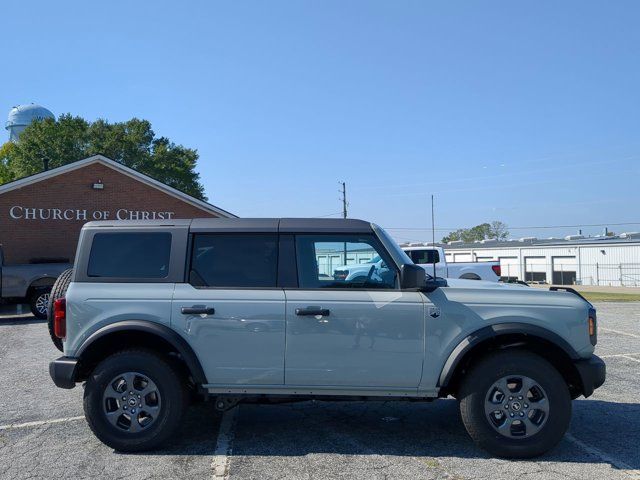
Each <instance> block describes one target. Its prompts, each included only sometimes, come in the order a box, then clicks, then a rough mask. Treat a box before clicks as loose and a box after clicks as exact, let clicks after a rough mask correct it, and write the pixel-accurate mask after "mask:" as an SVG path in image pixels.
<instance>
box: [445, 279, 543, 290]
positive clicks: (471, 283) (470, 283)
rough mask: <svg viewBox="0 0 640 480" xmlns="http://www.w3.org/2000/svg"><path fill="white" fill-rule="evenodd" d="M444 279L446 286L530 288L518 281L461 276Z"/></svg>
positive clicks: (507, 288)
mask: <svg viewBox="0 0 640 480" xmlns="http://www.w3.org/2000/svg"><path fill="white" fill-rule="evenodd" d="M446 280H447V285H448V286H450V287H458V288H491V289H495V288H498V289H503V290H504V289H506V290H521V289H523V288H527V289H528V288H531V287H529V286H527V285H521V284H519V283H502V282H488V281H486V280H466V279H463V278H447V279H446Z"/></svg>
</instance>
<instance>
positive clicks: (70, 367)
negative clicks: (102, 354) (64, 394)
mask: <svg viewBox="0 0 640 480" xmlns="http://www.w3.org/2000/svg"><path fill="white" fill-rule="evenodd" d="M77 373H78V359H77V358H72V357H60V358H57V359H56V360H54V361H53V362H51V363H50V364H49V375H51V379H52V380H53V383H55V384H56V387H59V388H67V389H69V388H73V387H75V386H76V376H77Z"/></svg>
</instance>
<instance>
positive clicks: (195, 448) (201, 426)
mask: <svg viewBox="0 0 640 480" xmlns="http://www.w3.org/2000/svg"><path fill="white" fill-rule="evenodd" d="M221 418H222V414H221V413H220V412H218V411H217V410H216V409H215V408H214V406H213V403H211V402H208V403H197V404H195V405H192V406H190V407H189V409H188V410H187V411H186V412H185V414H184V417H183V420H182V427H181V428H180V430H179V431H178V433H177V434H176V436H175V437H174V438H172V439H171V440H169V442H168V443H167V445H166V446H165V447H163V448H162V449H159V450H154V451H151V452H141V453H139V454H137V453H134V454H124V453H123V454H122V455H144V456H148V455H185V456H193V455H208V456H211V455H212V454H213V452H214V450H215V448H216V442H217V436H218V428H219V426H220V419H221Z"/></svg>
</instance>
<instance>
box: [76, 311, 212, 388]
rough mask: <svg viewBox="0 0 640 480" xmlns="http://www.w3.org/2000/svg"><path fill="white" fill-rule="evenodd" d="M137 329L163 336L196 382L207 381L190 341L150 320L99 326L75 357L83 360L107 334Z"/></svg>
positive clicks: (79, 348)
mask: <svg viewBox="0 0 640 480" xmlns="http://www.w3.org/2000/svg"><path fill="white" fill-rule="evenodd" d="M125 331H129V332H130V331H136V332H145V333H149V334H151V335H155V336H157V337H160V338H162V339H163V340H164V341H166V342H167V343H169V344H170V345H171V346H173V348H175V349H176V351H177V352H178V353H179V354H180V356H181V357H182V359H183V360H184V362H185V363H186V365H187V368H188V369H189V371H190V372H191V375H192V376H193V380H194V381H195V383H196V384H200V385H202V384H205V383H207V379H206V376H205V374H204V370H203V368H202V365H201V364H200V360H199V359H198V356H197V355H196V354H195V352H194V351H193V349H192V348H191V346H190V345H189V343H188V342H187V341H186V340H185V339H184V338H183V337H182V336H181V335H180V334H178V333H177V332H176V331H175V330H172V329H171V328H169V327H167V326H166V325H162V324H160V323H156V322H151V321H148V320H123V321H121V322H116V323H111V324H109V325H106V326H104V327H102V328H99V329H98V330H96V331H95V332H93V333H92V334H91V335H89V336H88V337H87V338H86V340H85V341H84V342H82V344H81V345H80V347H78V349H77V351H76V354H75V357H76V358H78V359H80V360H82V355H83V354H84V353H86V352H87V351H88V350H89V349H90V347H91V345H92V344H94V343H95V342H96V341H97V340H99V339H101V338H104V337H105V336H107V335H111V334H113V333H116V332H125Z"/></svg>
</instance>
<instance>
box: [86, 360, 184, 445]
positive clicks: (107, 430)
mask: <svg viewBox="0 0 640 480" xmlns="http://www.w3.org/2000/svg"><path fill="white" fill-rule="evenodd" d="M126 372H136V373H138V374H140V375H141V376H144V377H147V378H148V379H150V380H151V381H152V382H153V383H154V384H155V386H156V387H157V391H158V392H159V396H160V402H159V410H158V411H157V412H155V413H154V415H155V418H154V419H153V423H151V424H150V425H149V426H148V427H145V428H142V430H141V431H138V432H135V433H134V432H131V431H128V430H126V429H124V428H119V427H118V426H116V425H114V424H112V423H110V422H109V420H107V413H106V411H105V409H106V401H105V400H104V398H103V395H104V394H105V392H106V391H107V389H108V388H110V385H111V383H110V382H112V380H113V379H114V378H116V377H118V376H119V375H123V374H125V373H126ZM129 388H130V387H129V386H127V388H126V389H125V392H124V394H125V397H126V393H127V390H129ZM132 391H133V392H134V393H135V388H134V389H133V390H132ZM118 402H119V400H118ZM187 404H188V397H187V391H186V389H185V388H184V384H183V382H182V381H181V379H180V375H179V371H178V370H177V369H176V368H175V367H174V366H173V365H172V364H171V363H170V362H169V361H168V360H167V359H165V358H163V357H162V356H160V355H158V354H156V353H155V352H153V351H150V350H123V351H121V352H118V353H115V354H113V355H111V356H109V357H107V358H106V359H105V360H103V361H102V362H101V363H100V364H98V366H97V367H96V368H95V369H94V370H93V372H92V373H91V375H90V376H89V378H88V380H87V383H86V386H85V390H84V414H85V418H86V419H87V423H88V424H89V427H90V428H91V430H92V431H93V433H94V434H95V436H96V437H98V439H99V440H100V441H101V442H103V443H104V444H106V445H108V446H109V447H111V448H113V449H115V450H117V451H120V452H140V451H145V450H151V449H154V448H156V447H159V446H160V445H162V444H163V443H164V442H165V441H167V440H168V439H169V438H170V437H171V436H172V435H173V434H174V433H175V432H176V430H177V429H178V428H179V427H180V424H181V419H182V414H183V410H184V409H185V408H186V406H187ZM127 405H128V404H127V402H126V401H125V402H123V403H122V404H119V406H118V409H117V412H120V410H119V409H120V407H122V408H124V407H125V406H127ZM134 407H135V405H134ZM142 410H144V408H143V409H140V411H139V412H137V413H136V414H140V413H142ZM123 413H125V412H123ZM126 413H129V412H126ZM129 415H130V414H129Z"/></svg>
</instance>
